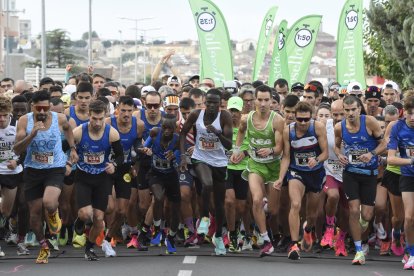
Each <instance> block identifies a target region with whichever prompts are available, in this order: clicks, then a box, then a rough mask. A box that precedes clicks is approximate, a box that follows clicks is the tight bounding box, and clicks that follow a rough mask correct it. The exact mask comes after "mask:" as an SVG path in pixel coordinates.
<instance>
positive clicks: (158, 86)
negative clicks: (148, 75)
mask: <svg viewBox="0 0 414 276" xmlns="http://www.w3.org/2000/svg"><path fill="white" fill-rule="evenodd" d="M163 85H164V83H163V82H162V81H158V80H157V81H154V82H152V83H151V86H152V87H154V88H155V90H157V91H158V90H159V89H160V88H161V87H162V86H163Z"/></svg>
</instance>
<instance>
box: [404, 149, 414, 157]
mask: <svg viewBox="0 0 414 276" xmlns="http://www.w3.org/2000/svg"><path fill="white" fill-rule="evenodd" d="M405 154H407V157H409V158H412V157H414V146H407V147H406V148H405Z"/></svg>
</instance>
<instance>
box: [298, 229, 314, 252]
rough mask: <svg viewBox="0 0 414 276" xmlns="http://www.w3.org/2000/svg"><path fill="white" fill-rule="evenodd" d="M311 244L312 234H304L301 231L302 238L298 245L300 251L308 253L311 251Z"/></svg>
mask: <svg viewBox="0 0 414 276" xmlns="http://www.w3.org/2000/svg"><path fill="white" fill-rule="evenodd" d="M312 244H313V237H312V232H309V233H308V232H306V231H305V230H304V231H303V238H302V241H301V243H300V249H302V250H303V251H305V252H310V251H311V250H312Z"/></svg>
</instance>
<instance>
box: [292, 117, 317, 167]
mask: <svg viewBox="0 0 414 276" xmlns="http://www.w3.org/2000/svg"><path fill="white" fill-rule="evenodd" d="M289 143H290V164H289V168H291V169H296V170H299V171H307V172H309V171H316V170H319V169H321V168H322V167H323V163H322V162H320V163H319V164H318V165H316V166H315V167H313V168H309V166H308V160H309V158H316V157H318V156H319V155H320V154H321V152H322V150H321V148H320V146H319V142H318V136H317V135H316V131H315V121H314V120H312V121H311V123H310V126H309V128H308V131H307V132H306V133H305V135H303V136H302V137H300V138H299V137H297V135H296V123H291V124H290V125H289Z"/></svg>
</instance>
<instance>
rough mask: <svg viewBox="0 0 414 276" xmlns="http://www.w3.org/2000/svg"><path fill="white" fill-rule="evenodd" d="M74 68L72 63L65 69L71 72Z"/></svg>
mask: <svg viewBox="0 0 414 276" xmlns="http://www.w3.org/2000/svg"><path fill="white" fill-rule="evenodd" d="M72 68H73V65H72V64H67V65H66V69H65V70H66V72H70V71H71V70H72Z"/></svg>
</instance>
